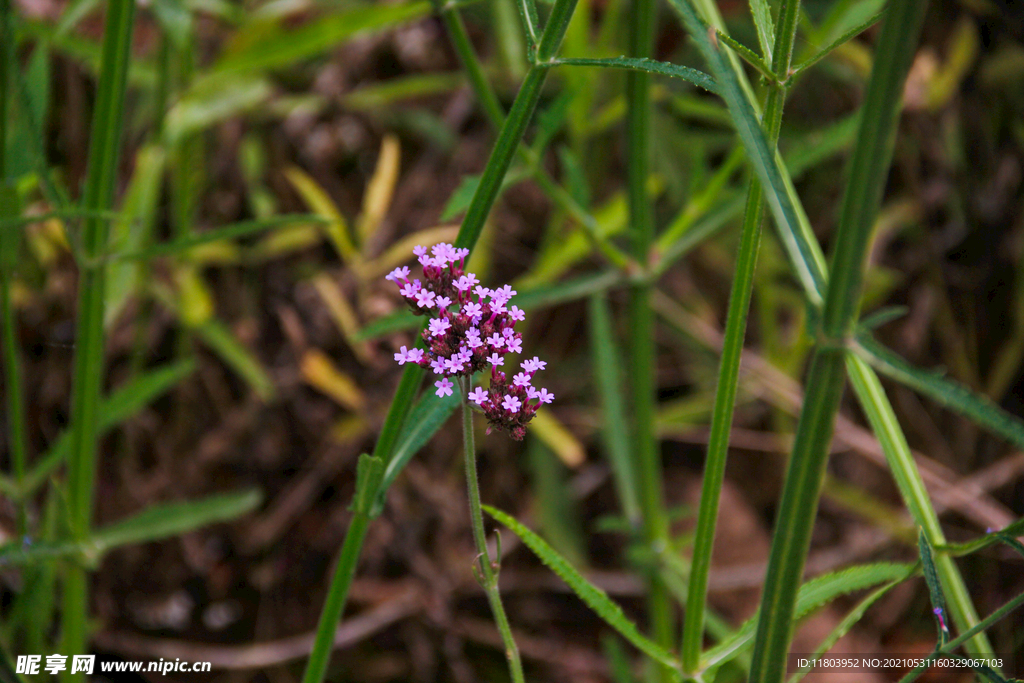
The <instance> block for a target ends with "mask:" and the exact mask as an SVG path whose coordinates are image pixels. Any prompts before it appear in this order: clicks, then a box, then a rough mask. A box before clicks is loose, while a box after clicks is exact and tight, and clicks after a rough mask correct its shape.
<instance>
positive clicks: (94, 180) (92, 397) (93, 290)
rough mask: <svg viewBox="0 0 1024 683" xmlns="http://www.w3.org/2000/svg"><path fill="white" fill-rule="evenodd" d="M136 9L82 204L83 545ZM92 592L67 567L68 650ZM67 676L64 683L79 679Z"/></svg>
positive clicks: (75, 494)
mask: <svg viewBox="0 0 1024 683" xmlns="http://www.w3.org/2000/svg"><path fill="white" fill-rule="evenodd" d="M134 11H135V4H134V2H133V1H132V0H111V1H110V2H109V4H108V5H107V20H106V27H105V29H104V34H103V52H102V56H101V60H100V77H99V87H98V92H97V96H96V108H95V111H94V112H93V125H92V136H91V142H90V147H89V165H88V173H87V177H86V184H85V192H84V194H83V198H82V206H83V208H84V209H86V210H87V211H90V212H91V213H90V216H91V217H89V218H86V219H85V221H84V227H83V230H82V245H81V246H82V261H81V263H80V264H79V267H80V275H79V286H78V322H77V331H76V336H75V340H76V348H75V361H74V365H75V367H74V384H73V388H74V392H73V395H72V401H71V443H72V447H71V453H70V459H69V462H68V518H69V519H68V522H69V524H68V526H69V528H70V530H71V536H72V538H73V539H74V540H84V539H85V538H86V537H88V535H89V531H90V526H91V524H92V506H93V488H94V480H95V476H96V442H97V438H98V434H97V425H98V423H99V420H98V413H97V410H98V407H99V402H100V390H101V385H102V382H103V347H104V344H103V303H104V286H105V282H104V280H105V273H106V269H105V268H104V267H103V263H102V256H103V254H104V252H105V250H106V248H107V241H108V239H107V232H108V231H107V223H106V221H105V220H103V219H101V218H97V217H96V216H97V215H98V214H99V213H100V212H103V211H106V210H108V209H109V208H110V206H111V204H112V203H113V199H114V186H115V182H116V180H117V165H118V159H119V158H120V142H121V130H122V122H123V118H124V99H125V87H126V81H127V73H128V60H129V58H130V50H131V41H132V26H133V22H132V19H133V15H134ZM87 614H88V590H87V577H86V573H85V569H84V568H83V567H79V566H73V567H69V568H68V570H67V579H66V584H65V589H64V615H63V619H64V624H63V626H64V633H63V636H64V644H63V651H64V652H66V653H83V652H85V651H86V649H85V646H86V621H87ZM80 678H81V676H80V675H74V676H72V675H71V674H70V673H67V675H66V676H65V679H66V680H76V679H80Z"/></svg>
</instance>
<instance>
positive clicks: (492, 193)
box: [303, 0, 576, 683]
mask: <svg viewBox="0 0 1024 683" xmlns="http://www.w3.org/2000/svg"><path fill="white" fill-rule="evenodd" d="M575 7H576V0H556V2H555V4H554V6H553V7H552V8H551V13H550V14H549V15H548V22H547V24H546V26H545V27H544V33H543V35H542V36H541V41H540V45H539V46H538V54H539V55H544V56H545V59H551V58H552V57H554V56H555V54H556V53H557V51H558V47H559V45H561V42H562V38H563V36H564V35H565V30H566V28H567V27H568V25H569V20H570V19H571V18H572V12H573V10H574V9H575ZM546 75H547V69H546V68H543V67H538V66H534V67H533V68H531V69H530V71H529V73H528V74H527V75H526V79H525V80H524V81H523V84H522V86H521V87H520V89H519V93H518V94H517V95H516V99H515V102H514V103H513V105H512V111H511V112H509V115H508V117H507V118H506V119H505V123H504V125H502V127H501V131H500V133H499V134H498V139H497V140H496V141H495V144H494V149H493V150H492V152H491V156H490V158H489V159H488V161H487V166H486V167H485V168H484V172H483V175H482V176H481V178H480V184H479V185H478V186H477V190H476V193H474V195H473V199H472V201H471V202H470V205H469V208H468V209H467V211H466V215H465V217H464V218H463V219H462V227H461V228H460V229H459V234H458V236H457V237H456V239H455V245H456V246H458V247H465V248H467V249H470V250H472V249H473V247H474V245H475V244H476V241H477V239H478V238H479V237H480V233H481V231H482V230H483V227H484V222H485V221H486V220H487V216H488V214H489V213H490V210H491V207H492V206H493V205H494V201H495V200H496V199H497V197H498V192H499V191H500V190H501V183H502V181H503V180H504V178H505V173H506V172H507V171H508V167H509V165H510V164H511V163H512V157H513V156H514V155H515V153H516V150H517V149H518V147H519V142H520V140H522V137H523V133H524V132H525V130H526V126H527V125H528V124H529V121H530V118H531V117H532V116H533V111H534V109H536V108H537V102H538V101H539V100H540V95H541V88H542V86H543V84H544V79H545V76H546ZM423 374H424V371H423V368H421V367H419V366H418V365H413V364H411V363H410V364H408V365H407V366H406V369H405V372H403V373H402V379H401V381H400V382H399V384H398V389H397V390H396V391H395V397H394V398H393V399H392V401H391V407H390V408H388V413H387V416H386V417H385V418H384V424H383V426H382V427H381V434H380V437H379V438H378V439H377V443H376V445H375V446H374V449H373V455H374V457H376V458H379V460H380V461H381V462H382V463H383V466H384V467H386V466H387V464H388V461H389V460H390V459H391V456H392V453H393V452H394V447H395V441H396V439H397V438H398V433H399V430H400V429H401V428H402V423H403V422H404V421H405V418H406V416H407V415H408V414H409V410H410V409H411V408H412V404H413V401H414V400H415V398H416V394H417V392H418V390H419V387H420V383H421V382H422V379H423ZM354 521H355V520H353V523H354ZM353 523H350V524H349V529H348V532H347V533H346V535H345V542H344V544H343V546H342V551H341V554H340V556H339V559H338V562H339V565H341V563H342V562H352V563H355V562H356V561H357V560H358V558H359V554H360V551H361V550H362V545H363V540H364V539H365V537H366V528H365V526H358V527H356V526H353ZM352 577H353V572H342V571H336V572H335V575H334V578H333V579H332V581H331V586H330V589H329V591H328V600H327V602H326V603H325V604H324V609H323V611H322V612H321V615H320V626H319V627H318V630H317V639H316V641H315V643H314V649H313V654H312V655H311V656H310V661H309V663H308V664H307V666H306V672H305V675H304V676H303V683H319V682H320V681H322V680H323V676H324V672H325V671H326V667H327V658H328V657H329V655H330V647H331V639H330V635H331V634H333V633H334V627H335V625H336V624H337V623H338V621H339V620H340V619H341V615H342V614H343V613H344V611H345V602H346V601H347V598H348V591H349V588H350V587H351V585H352ZM322 635H323V637H321V636H322ZM324 650H326V653H325V652H324ZM314 659H315V660H316V661H314ZM314 663H315V664H317V666H318V667H319V669H318V670H317V669H314V668H313V664H314Z"/></svg>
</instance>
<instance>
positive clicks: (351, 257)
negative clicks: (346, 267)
mask: <svg viewBox="0 0 1024 683" xmlns="http://www.w3.org/2000/svg"><path fill="white" fill-rule="evenodd" d="M284 175H285V177H286V178H288V182H290V183H291V184H292V187H294V188H295V191H296V192H298V193H299V194H300V195H301V196H302V199H303V201H305V202H306V204H307V205H308V206H309V208H310V210H312V211H313V213H315V214H317V215H318V216H323V217H324V218H327V219H329V220H330V223H327V224H326V225H324V227H323V229H324V231H325V232H326V233H327V237H328V238H329V239H330V240H331V243H332V244H334V248H335V249H336V250H337V251H338V255H339V256H340V257H341V258H342V260H344V261H346V262H348V263H354V262H355V261H357V260H358V258H359V255H358V253H357V252H356V248H355V246H353V244H352V238H351V237H349V234H348V232H349V228H348V223H347V222H346V221H345V217H344V216H342V215H341V211H339V210H338V207H337V205H336V204H335V203H334V202H333V201H332V200H331V198H330V197H329V196H328V194H327V192H326V191H325V190H324V189H323V188H322V187H320V185H319V184H317V182H316V181H315V180H313V179H312V178H311V177H310V176H309V174H307V173H306V172H305V171H303V170H301V169H299V168H297V167H295V166H292V167H290V168H288V169H286V170H285V172H284Z"/></svg>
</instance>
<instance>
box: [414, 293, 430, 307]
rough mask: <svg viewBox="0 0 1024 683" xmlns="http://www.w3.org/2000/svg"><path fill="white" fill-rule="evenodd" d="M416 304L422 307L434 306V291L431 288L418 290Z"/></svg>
mask: <svg viewBox="0 0 1024 683" xmlns="http://www.w3.org/2000/svg"><path fill="white" fill-rule="evenodd" d="M416 305H417V306H419V307H420V308H433V307H434V293H433V292H431V291H430V290H429V289H421V290H419V291H418V292H416Z"/></svg>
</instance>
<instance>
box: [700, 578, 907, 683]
mask: <svg viewBox="0 0 1024 683" xmlns="http://www.w3.org/2000/svg"><path fill="white" fill-rule="evenodd" d="M913 569H914V565H910V564H895V563H890V562H879V563H875V564H864V565H858V566H855V567H848V568H846V569H842V570H839V571H836V572H830V573H828V574H823V575H821V576H816V577H815V578H813V579H811V580H810V581H808V582H806V583H805V584H803V585H802V586H800V592H799V594H798V596H797V603H796V612H795V615H794V617H795V618H796V619H801V618H803V617H805V616H807V615H808V614H810V613H811V612H812V611H814V610H816V609H818V608H819V607H822V606H824V605H826V604H828V603H830V602H832V601H833V600H835V599H836V598H837V597H839V596H840V595H845V594H847V593H853V592H855V591H859V590H864V589H866V588H871V587H873V586H877V585H878V584H880V583H886V582H891V581H897V580H902V579H904V578H907V577H908V576H909V575H910V573H911V572H912V571H913ZM757 618H758V615H757V614H755V615H754V616H752V617H751V618H750V619H748V620H747V621H745V622H743V625H742V626H740V628H739V629H738V630H737V631H736V633H735V634H734V635H733V636H732V637H731V638H729V639H727V640H725V641H723V642H721V643H719V644H718V645H716V646H715V647H713V648H711V649H710V650H708V651H707V652H705V653H704V654H703V655H702V656H701V666H702V668H705V669H711V668H717V667H719V666H721V665H722V664H724V663H726V662H728V661H729V660H730V659H733V658H734V657H736V656H737V655H738V654H739V653H741V652H743V651H744V650H746V649H747V648H749V647H750V646H751V645H753V638H754V630H755V629H756V627H757Z"/></svg>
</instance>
